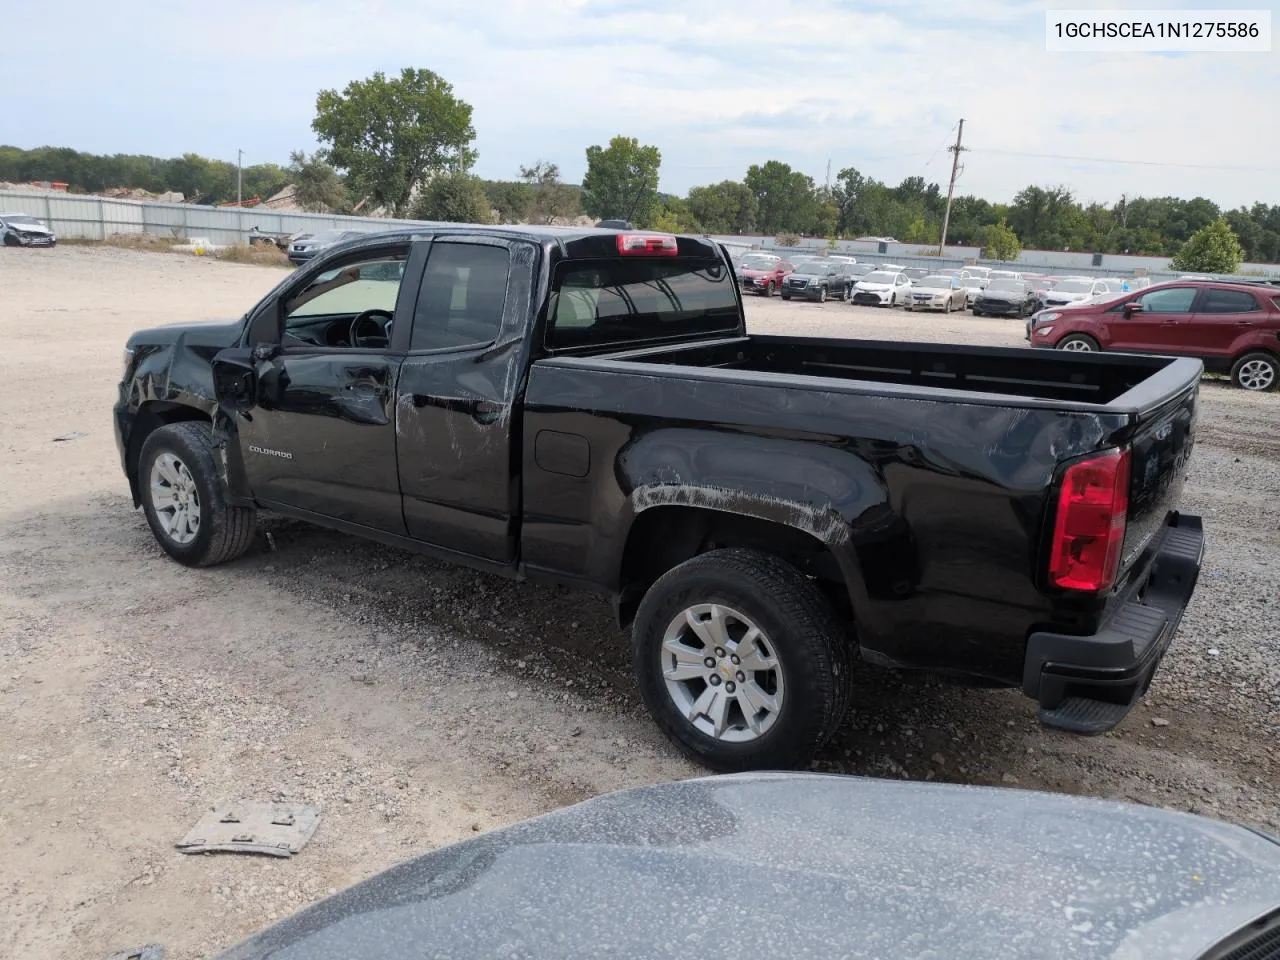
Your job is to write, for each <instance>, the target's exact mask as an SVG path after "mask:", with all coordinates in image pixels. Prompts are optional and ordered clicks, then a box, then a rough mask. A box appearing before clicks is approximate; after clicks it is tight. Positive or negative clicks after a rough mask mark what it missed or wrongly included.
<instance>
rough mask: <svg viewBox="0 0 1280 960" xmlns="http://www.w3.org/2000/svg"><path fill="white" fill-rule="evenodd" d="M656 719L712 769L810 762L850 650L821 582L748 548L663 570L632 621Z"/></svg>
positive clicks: (843, 690) (843, 696)
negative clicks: (814, 580)
mask: <svg viewBox="0 0 1280 960" xmlns="http://www.w3.org/2000/svg"><path fill="white" fill-rule="evenodd" d="M632 655H633V658H634V665H635V669H636V673H637V675H638V678H639V682H640V692H641V695H642V696H643V697H644V701H645V705H646V706H647V707H648V708H649V712H650V713H651V714H652V715H653V718H654V720H655V721H656V722H657V724H658V726H659V727H660V728H661V729H662V731H663V732H664V733H665V734H666V735H667V736H668V737H669V738H670V739H671V741H672V742H673V743H674V744H675V745H676V746H677V747H678V748H679V749H680V750H681V751H682V752H684V753H685V755H686V756H688V757H690V758H691V759H693V760H695V761H697V762H699V763H702V764H704V765H706V766H708V767H710V768H712V769H713V770H720V771H737V770H756V769H785V768H793V767H799V766H805V765H807V764H808V763H809V761H810V760H811V759H812V758H813V756H814V755H815V754H816V753H817V751H818V749H819V748H820V747H821V746H822V745H823V744H824V743H825V742H826V741H827V740H828V739H829V738H830V737H831V735H832V734H833V733H834V732H835V731H836V730H837V729H838V728H839V726H840V723H841V721H842V720H843V719H844V716H845V713H846V712H847V710H848V704H849V696H850V670H851V655H850V653H849V647H848V645H847V642H846V639H845V637H844V636H843V635H842V631H841V630H840V629H839V627H838V624H837V622H836V619H835V615H834V614H833V612H832V610H831V606H830V604H829V603H828V602H827V599H826V597H824V596H823V594H822V592H821V590H819V589H818V587H817V586H816V585H815V584H814V583H813V582H812V581H810V580H809V579H808V578H807V577H805V576H804V575H803V574H801V573H800V571H799V570H797V569H796V568H795V567H793V566H792V565H791V564H789V563H786V562H784V561H782V560H779V559H778V558H777V557H774V556H772V555H770V554H767V553H761V552H759V551H755V550H742V549H726V550H713V551H711V552H709V553H704V554H702V555H701V556H698V557H694V558H693V559H692V560H688V561H686V562H684V563H682V564H680V565H679V566H678V567H675V568H674V569H672V570H669V571H668V572H667V573H665V574H664V575H663V576H662V577H660V578H659V579H658V581H657V582H656V583H654V585H653V586H652V587H650V588H649V591H648V593H646V594H645V597H644V600H643V601H642V602H641V604H640V609H639V611H638V613H637V615H636V621H635V625H634V627H633V630H632Z"/></svg>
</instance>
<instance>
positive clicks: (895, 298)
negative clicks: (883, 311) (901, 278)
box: [889, 293, 898, 310]
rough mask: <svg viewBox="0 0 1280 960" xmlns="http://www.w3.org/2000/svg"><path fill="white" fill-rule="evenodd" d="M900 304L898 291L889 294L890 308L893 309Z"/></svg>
mask: <svg viewBox="0 0 1280 960" xmlns="http://www.w3.org/2000/svg"><path fill="white" fill-rule="evenodd" d="M897 305H898V295H897V294H896V293H891V294H889V309H890V310H892V309H893V308H894V307H896V306H897Z"/></svg>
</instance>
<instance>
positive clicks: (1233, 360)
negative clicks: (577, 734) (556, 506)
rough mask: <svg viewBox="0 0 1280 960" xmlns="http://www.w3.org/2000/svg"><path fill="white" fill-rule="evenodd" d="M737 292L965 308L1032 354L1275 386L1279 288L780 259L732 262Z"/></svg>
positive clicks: (1279, 365)
mask: <svg viewBox="0 0 1280 960" xmlns="http://www.w3.org/2000/svg"><path fill="white" fill-rule="evenodd" d="M737 270H738V278H739V283H740V284H741V286H742V289H743V291H744V292H751V293H757V294H760V295H762V296H773V295H774V294H779V295H781V296H782V297H783V298H784V299H796V298H803V299H809V300H817V301H824V300H827V299H829V298H830V299H839V300H847V301H849V302H851V303H856V304H865V305H869V306H883V307H897V306H900V307H902V308H903V309H904V310H908V311H917V310H920V311H924V310H937V311H941V312H943V313H950V312H952V311H953V310H965V309H970V310H972V311H973V315H974V316H979V317H981V316H993V317H999V316H1004V317H1016V318H1018V319H1025V320H1026V330H1025V337H1026V340H1027V341H1028V342H1029V343H1030V344H1031V346H1033V347H1042V348H1054V349H1059V350H1072V351H1098V350H1114V351H1117V352H1123V353H1147V354H1160V355H1166V356H1168V355H1173V356H1191V357H1195V358H1197V359H1199V360H1200V361H1201V362H1203V363H1204V365H1205V369H1206V370H1208V371H1209V372H1211V373H1220V374H1225V375H1228V376H1229V377H1230V378H1231V380H1232V382H1234V383H1235V384H1236V385H1237V386H1239V387H1241V388H1243V389H1246V390H1253V391H1262V390H1271V389H1273V388H1275V387H1276V386H1277V385H1280V289H1278V287H1280V283H1278V282H1277V281H1262V280H1259V281H1252V282H1249V281H1235V282H1229V281H1218V280H1215V279H1214V278H1212V277H1207V276H1199V275H1187V276H1184V277H1180V278H1179V279H1178V280H1174V281H1169V282H1166V283H1159V284H1153V283H1152V282H1151V280H1150V278H1147V277H1126V278H1119V277H1071V276H1068V277H1050V276H1042V275H1037V274H1024V273H1019V272H1015V271H1010V270H993V269H990V268H987V267H980V266H972V267H964V268H944V269H933V270H929V269H926V268H923V267H903V266H899V265H896V264H890V263H880V264H867V263H857V262H856V261H855V260H854V258H852V257H838V256H837V257H822V258H811V259H797V260H796V261H788V260H784V259H782V258H781V257H776V256H773V255H770V254H749V255H747V256H746V257H744V258H742V260H741V261H740V262H739V263H738V265H737Z"/></svg>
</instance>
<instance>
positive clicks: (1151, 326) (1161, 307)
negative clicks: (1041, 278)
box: [1029, 280, 1280, 390]
mask: <svg viewBox="0 0 1280 960" xmlns="http://www.w3.org/2000/svg"><path fill="white" fill-rule="evenodd" d="M1029 339H1030V341H1031V345H1032V346H1033V347H1052V348H1056V349H1058V350H1115V351H1119V352H1122V353H1155V354H1161V355H1165V356H1189V357H1198V358H1199V359H1200V360H1202V361H1203V362H1204V365H1205V369H1206V370H1208V371H1210V372H1211V373H1227V374H1230V375H1231V379H1232V381H1233V382H1234V383H1235V384H1236V385H1237V386H1240V387H1243V388H1244V389H1246V390H1270V389H1272V388H1273V387H1275V385H1276V384H1277V382H1280V294H1278V293H1277V292H1276V290H1275V288H1274V287H1268V286H1264V285H1261V284H1247V283H1218V282H1206V281H1202V280H1190V281H1188V280H1183V281H1173V282H1170V283H1161V284H1158V285H1156V286H1152V287H1147V288H1146V289H1145V290H1139V291H1134V292H1132V293H1126V294H1121V295H1120V296H1118V297H1108V298H1106V299H1103V300H1099V301H1095V302H1092V303H1083V304H1081V305H1079V306H1070V307H1065V308H1053V309H1049V310H1042V311H1040V312H1039V313H1037V314H1036V315H1035V316H1034V317H1032V320H1031V330H1030V337H1029Z"/></svg>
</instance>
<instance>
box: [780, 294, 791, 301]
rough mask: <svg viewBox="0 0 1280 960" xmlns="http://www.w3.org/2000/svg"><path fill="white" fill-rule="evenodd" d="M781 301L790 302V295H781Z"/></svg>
mask: <svg viewBox="0 0 1280 960" xmlns="http://www.w3.org/2000/svg"><path fill="white" fill-rule="evenodd" d="M782 299H783V300H790V299H791V294H789V293H784V294H783V295H782Z"/></svg>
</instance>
